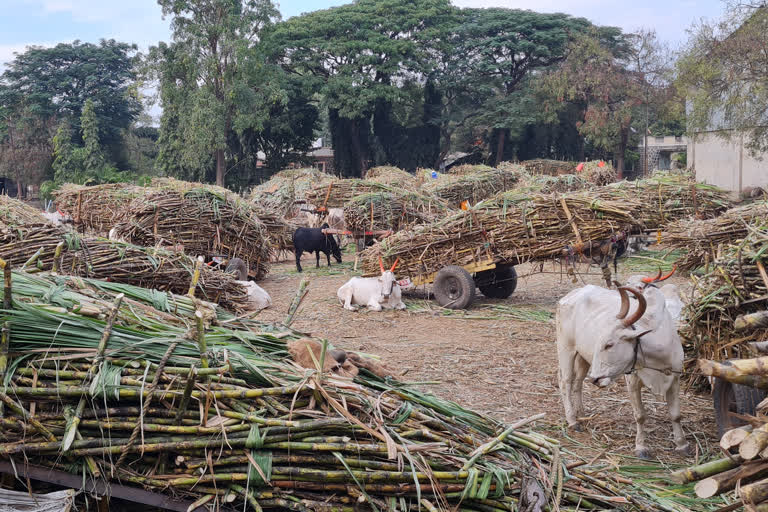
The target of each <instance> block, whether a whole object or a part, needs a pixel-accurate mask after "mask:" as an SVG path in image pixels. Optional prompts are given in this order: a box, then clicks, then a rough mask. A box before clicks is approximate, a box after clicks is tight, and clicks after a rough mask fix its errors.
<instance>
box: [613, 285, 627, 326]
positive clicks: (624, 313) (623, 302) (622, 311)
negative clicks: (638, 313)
mask: <svg viewBox="0 0 768 512" xmlns="http://www.w3.org/2000/svg"><path fill="white" fill-rule="evenodd" d="M618 290H619V295H621V307H620V308H619V314H618V315H616V318H617V319H619V320H622V319H623V318H624V317H625V316H627V313H629V297H628V296H627V290H626V288H624V287H623V286H619V287H618Z"/></svg>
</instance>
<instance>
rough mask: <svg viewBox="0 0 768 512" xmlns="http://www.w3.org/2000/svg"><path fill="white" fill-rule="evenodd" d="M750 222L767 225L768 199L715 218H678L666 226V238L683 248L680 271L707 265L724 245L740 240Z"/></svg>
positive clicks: (679, 261)
mask: <svg viewBox="0 0 768 512" xmlns="http://www.w3.org/2000/svg"><path fill="white" fill-rule="evenodd" d="M749 225H755V226H760V225H762V226H764V227H765V226H768V201H758V202H755V203H751V204H747V205H744V206H739V207H737V208H731V209H730V210H726V211H725V212H723V213H722V214H721V215H719V216H718V217H715V218H714V219H703V220H702V219H681V220H679V221H677V222H673V223H672V224H669V225H668V226H667V229H666V231H667V235H666V237H665V241H666V242H667V244H668V245H669V246H670V247H674V248H678V249H686V251H687V252H686V253H685V255H684V256H683V257H682V258H681V259H680V260H678V262H677V264H678V266H679V268H681V269H682V270H693V269H696V268H699V267H701V266H708V265H709V263H711V262H712V261H714V259H715V258H716V257H717V254H718V252H719V248H720V247H721V246H722V245H723V244H728V243H732V242H734V241H736V240H740V239H743V238H744V237H745V236H746V235H747V234H748V232H749Z"/></svg>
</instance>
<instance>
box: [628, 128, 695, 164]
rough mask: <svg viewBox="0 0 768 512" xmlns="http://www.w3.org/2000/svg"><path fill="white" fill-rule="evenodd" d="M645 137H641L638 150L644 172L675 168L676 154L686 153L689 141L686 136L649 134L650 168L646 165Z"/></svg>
mask: <svg viewBox="0 0 768 512" xmlns="http://www.w3.org/2000/svg"><path fill="white" fill-rule="evenodd" d="M644 143H645V137H643V138H641V139H640V144H639V145H638V146H637V152H638V153H639V154H640V161H639V162H638V168H639V169H640V172H641V173H643V174H648V173H649V172H651V171H655V170H657V169H658V170H662V171H668V170H670V169H673V168H674V166H675V165H674V164H675V162H674V160H675V158H674V157H675V155H676V154H679V153H685V152H686V150H687V144H688V141H687V139H686V137H683V136H675V135H663V136H658V137H657V136H652V135H649V136H648V168H647V169H646V167H645V162H646V160H645V146H644Z"/></svg>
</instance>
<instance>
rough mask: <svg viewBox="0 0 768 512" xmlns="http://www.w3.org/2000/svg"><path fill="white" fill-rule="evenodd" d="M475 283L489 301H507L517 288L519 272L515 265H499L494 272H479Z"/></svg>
mask: <svg viewBox="0 0 768 512" xmlns="http://www.w3.org/2000/svg"><path fill="white" fill-rule="evenodd" d="M475 281H476V282H477V287H478V288H480V291H481V292H483V295H485V296H486V297H488V298H489V299H507V298H509V296H510V295H512V294H513V293H514V291H515V289H516V288H517V270H515V267H514V265H497V266H496V268H495V269H493V270H484V271H482V272H478V273H477V276H476V277H475Z"/></svg>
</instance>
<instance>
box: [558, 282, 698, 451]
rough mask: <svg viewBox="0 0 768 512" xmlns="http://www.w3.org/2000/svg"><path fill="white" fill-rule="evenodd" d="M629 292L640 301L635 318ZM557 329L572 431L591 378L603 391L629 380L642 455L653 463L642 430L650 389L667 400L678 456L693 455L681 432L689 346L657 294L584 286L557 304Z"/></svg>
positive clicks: (561, 381)
mask: <svg viewBox="0 0 768 512" xmlns="http://www.w3.org/2000/svg"><path fill="white" fill-rule="evenodd" d="M630 294H631V295H632V299H633V300H634V301H635V302H636V303H637V307H636V308H635V311H634V312H633V313H632V314H630V313H629V311H630ZM617 312H618V314H617ZM556 324H557V356H558V361H559V366H560V368H559V384H560V392H561V394H562V398H563V405H564V406H565V416H566V419H567V421H568V425H569V427H573V428H575V429H577V430H578V429H579V428H580V425H579V421H580V418H582V417H583V416H584V405H583V402H582V384H583V381H584V379H585V377H586V378H587V380H589V381H590V382H592V383H593V384H595V385H596V386H599V387H601V388H602V387H606V386H608V385H610V384H611V383H612V382H614V381H615V380H616V379H617V378H619V377H621V376H622V375H626V376H627V387H628V389H629V397H630V402H631V403H632V409H633V411H634V416H635V424H636V427H637V436H636V438H635V454H636V455H637V456H639V457H644V458H648V457H650V451H649V450H648V447H647V446H646V443H645V431H644V428H643V425H644V423H645V409H644V408H643V402H642V399H641V390H642V387H643V386H646V387H648V388H650V389H651V391H653V392H654V393H656V394H659V395H664V396H665V398H666V401H667V407H668V409H669V416H670V420H671V421H672V430H673V436H674V441H675V446H676V450H677V451H680V452H683V453H689V450H690V449H689V446H688V443H687V442H686V440H685V435H684V434H683V429H682V427H681V426H680V372H681V371H682V367H683V347H682V344H681V343H680V338H679V336H678V334H677V328H676V326H675V321H674V320H673V318H672V315H671V314H670V312H669V311H668V310H667V307H666V297H665V296H664V294H663V293H661V291H660V290H659V289H658V288H655V287H649V288H646V289H645V290H643V291H640V290H638V289H637V288H633V287H629V286H621V287H619V288H618V290H617V291H615V290H608V289H606V288H601V287H599V286H593V285H587V286H584V287H582V288H577V289H575V290H573V291H571V292H570V293H569V294H568V295H566V296H565V297H563V298H562V299H561V300H560V301H559V302H558V305H557V314H556Z"/></svg>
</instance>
